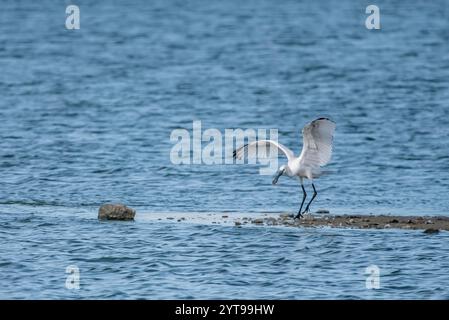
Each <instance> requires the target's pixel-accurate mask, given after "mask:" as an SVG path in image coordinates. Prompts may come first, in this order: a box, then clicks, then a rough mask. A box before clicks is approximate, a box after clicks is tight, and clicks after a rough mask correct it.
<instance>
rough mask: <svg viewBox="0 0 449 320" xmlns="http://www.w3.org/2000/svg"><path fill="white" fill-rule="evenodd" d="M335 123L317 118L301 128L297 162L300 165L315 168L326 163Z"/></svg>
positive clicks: (330, 149)
mask: <svg viewBox="0 0 449 320" xmlns="http://www.w3.org/2000/svg"><path fill="white" fill-rule="evenodd" d="M334 131H335V123H334V122H333V121H331V120H329V119H326V118H319V119H316V120H314V121H312V122H310V123H308V124H307V125H306V126H304V128H303V129H302V134H303V147H302V152H301V155H300V156H299V162H300V165H301V166H302V167H308V168H310V169H317V168H319V167H320V166H324V165H326V164H327V163H328V162H329V161H330V159H331V156H332V145H333V136H334Z"/></svg>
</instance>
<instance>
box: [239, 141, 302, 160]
mask: <svg viewBox="0 0 449 320" xmlns="http://www.w3.org/2000/svg"><path fill="white" fill-rule="evenodd" d="M261 147H265V148H266V149H265V155H270V154H271V152H270V151H271V150H270V148H277V149H278V153H279V152H280V153H282V154H284V155H285V156H286V157H287V159H288V160H291V159H293V158H294V154H293V151H291V150H290V149H289V148H287V147H286V146H284V145H282V144H280V143H279V142H276V141H273V140H259V141H254V142H251V143H249V144H245V145H244V146H242V147H240V148H238V149H236V150H234V154H233V156H234V158H235V159H239V160H240V159H242V157H244V156H245V152H246V153H247V156H248V157H255V156H256V155H257V148H261ZM259 156H261V154H259Z"/></svg>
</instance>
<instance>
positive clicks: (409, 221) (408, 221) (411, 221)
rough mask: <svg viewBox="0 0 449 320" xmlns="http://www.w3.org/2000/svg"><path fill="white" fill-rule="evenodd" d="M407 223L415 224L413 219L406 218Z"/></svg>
mask: <svg viewBox="0 0 449 320" xmlns="http://www.w3.org/2000/svg"><path fill="white" fill-rule="evenodd" d="M407 223H408V224H415V221H413V220H411V219H409V220H407Z"/></svg>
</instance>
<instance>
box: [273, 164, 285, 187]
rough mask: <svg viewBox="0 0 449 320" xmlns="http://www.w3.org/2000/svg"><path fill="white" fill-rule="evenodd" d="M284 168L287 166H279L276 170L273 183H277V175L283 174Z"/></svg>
mask: <svg viewBox="0 0 449 320" xmlns="http://www.w3.org/2000/svg"><path fill="white" fill-rule="evenodd" d="M286 169H287V168H286V166H285V165H284V166H280V167H279V169H278V171H276V174H275V175H274V178H273V182H272V183H273V184H276V183H278V180H279V177H280V176H282V175H283V174H284V172H285V170H286Z"/></svg>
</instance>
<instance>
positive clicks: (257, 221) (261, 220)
mask: <svg viewBox="0 0 449 320" xmlns="http://www.w3.org/2000/svg"><path fill="white" fill-rule="evenodd" d="M251 222H252V223H255V224H262V223H263V219H260V218H257V219H254V220H252V221H251Z"/></svg>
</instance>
